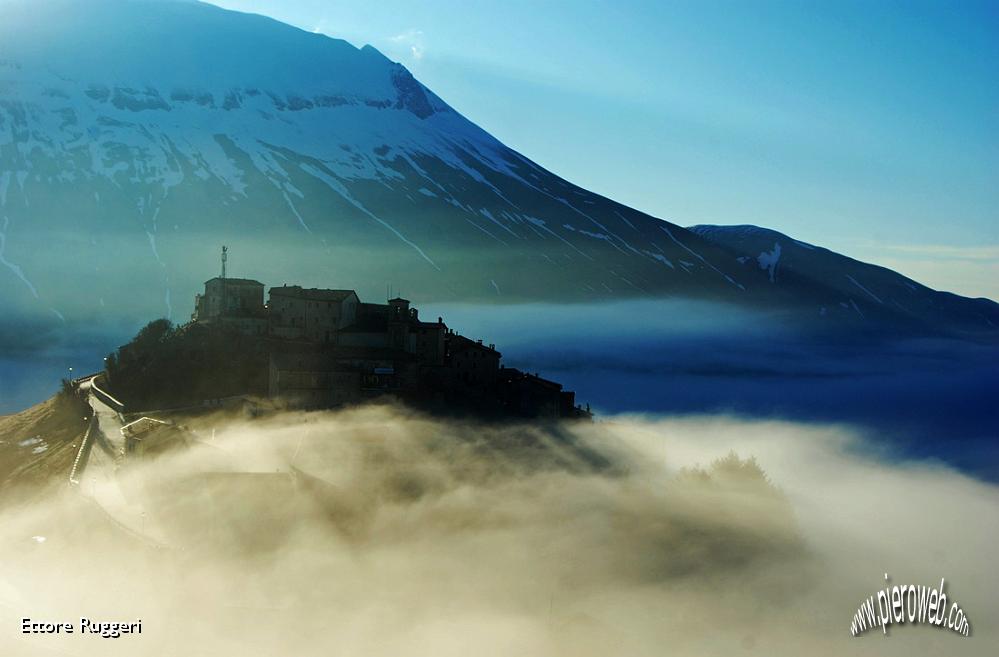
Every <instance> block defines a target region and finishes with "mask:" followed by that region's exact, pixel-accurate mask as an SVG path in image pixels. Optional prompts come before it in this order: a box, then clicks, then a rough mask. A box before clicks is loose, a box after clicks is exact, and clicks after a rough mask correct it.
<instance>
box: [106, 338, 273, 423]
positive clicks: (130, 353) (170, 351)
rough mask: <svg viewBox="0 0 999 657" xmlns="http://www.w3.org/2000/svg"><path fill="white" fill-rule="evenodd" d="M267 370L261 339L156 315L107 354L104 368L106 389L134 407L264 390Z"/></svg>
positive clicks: (187, 403)
mask: <svg viewBox="0 0 999 657" xmlns="http://www.w3.org/2000/svg"><path fill="white" fill-rule="evenodd" d="M267 368H268V359H267V350H266V345H265V343H264V340H263V339H262V338H257V337H252V336H245V335H241V334H239V333H238V332H235V331H227V330H225V329H224V328H223V327H208V326H205V325H201V324H188V325H185V326H174V325H173V324H172V323H171V322H170V321H169V320H166V319H157V320H155V321H152V322H150V323H149V324H147V325H146V326H144V327H143V328H142V329H141V330H140V331H139V333H138V334H137V335H136V336H135V337H134V338H133V339H132V341H131V342H129V343H128V344H126V345H123V346H121V347H120V348H119V349H118V351H117V352H116V353H113V354H111V355H109V356H108V359H107V367H106V370H107V375H108V377H107V378H108V386H109V387H110V388H111V390H110V392H111V393H112V394H114V395H115V396H116V397H117V398H118V399H120V400H121V401H122V402H123V403H124V404H125V405H126V407H128V409H129V410H133V411H134V410H152V409H166V408H178V407H183V406H195V405H199V404H201V403H202V402H203V401H204V400H206V399H217V398H220V397H230V396H233V395H242V394H254V395H261V394H266V392H267Z"/></svg>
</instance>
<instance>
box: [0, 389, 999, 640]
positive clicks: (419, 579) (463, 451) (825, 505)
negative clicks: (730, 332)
mask: <svg viewBox="0 0 999 657" xmlns="http://www.w3.org/2000/svg"><path fill="white" fill-rule="evenodd" d="M213 428H215V430H216V431H215V438H214V441H212V440H211V438H210V436H211V432H210V429H209V427H208V426H207V425H205V426H202V428H201V434H200V435H202V436H203V437H205V438H206V440H208V441H209V443H210V444H209V446H204V447H201V448H199V449H195V450H192V451H190V452H186V453H183V454H180V455H177V456H173V457H164V460H160V461H158V462H155V464H154V465H148V466H139V467H137V468H136V469H133V475H134V477H135V481H138V482H141V485H139V486H138V487H130V488H128V490H130V491H132V494H133V495H135V496H136V497H135V499H138V500H141V501H142V502H143V503H144V504H147V505H150V509H151V511H150V518H149V523H150V527H149V532H148V533H150V534H153V533H155V534H157V535H161V536H164V537H167V538H166V543H167V544H168V545H169V547H166V548H162V547H155V546H152V545H150V544H149V543H148V542H147V541H144V540H142V539H140V538H138V537H135V536H133V535H131V534H129V533H127V532H123V531H122V530H121V529H120V528H118V527H117V526H116V525H115V524H114V523H113V522H111V521H110V520H109V519H108V518H107V517H106V516H104V515H103V514H102V512H101V511H100V510H99V509H98V508H96V507H94V506H93V505H92V504H91V503H89V502H87V501H85V500H81V499H80V498H79V497H78V496H77V495H76V494H75V493H72V492H71V491H68V492H67V494H66V495H64V496H62V497H60V498H59V499H57V500H54V501H52V502H49V503H46V504H42V505H39V506H36V507H32V508H27V509H12V510H7V511H6V512H4V514H3V518H0V528H2V529H0V550H2V554H4V555H5V556H4V560H5V562H6V566H7V567H6V568H4V570H3V574H2V575H0V610H2V614H3V616H4V621H3V627H4V628H5V629H4V630H3V632H2V633H0V651H3V652H4V653H5V654H15V655H33V654H68V655H115V654H123V655H124V654H129V655H174V654H188V655H229V654H231V655H274V654H302V655H399V654H406V655H424V654H425V655H467V654H469V653H475V654H483V655H510V654H520V655H567V656H568V655H572V656H580V655H584V656H585V655H608V654H614V655H661V654H664V653H668V654H678V655H731V654H760V655H801V654H810V655H842V654H872V655H875V654H876V655H892V654H899V655H901V654H950V655H963V654H968V655H975V654H987V653H988V650H989V649H990V648H991V647H992V646H994V645H995V644H996V642H997V640H999V636H997V631H996V628H995V626H994V625H993V624H992V620H993V619H994V618H995V617H996V615H997V613H999V599H997V598H996V596H995V595H994V591H995V587H996V586H997V585H999V575H996V572H995V569H994V568H992V567H991V552H992V547H993V546H994V545H995V544H996V541H997V539H999V511H997V510H999V506H997V502H999V492H997V489H996V487H995V486H992V485H990V484H985V483H981V482H977V481H974V480H971V479H968V478H966V477H965V476H963V475H961V474H958V473H956V472H954V471H952V470H950V469H947V468H945V467H942V466H933V465H927V464H921V463H895V464H890V463H887V462H885V461H882V460H880V459H879V458H878V453H877V451H876V450H874V449H873V448H872V447H871V444H870V443H869V442H868V441H867V440H866V439H865V438H864V437H863V436H861V435H858V434H857V433H855V432H852V431H850V430H847V429H844V428H840V427H836V426H821V425H806V424H798V423H789V422H761V421H747V420H741V419H738V418H732V417H698V418H686V419H682V420H676V419H657V418H649V417H639V416H631V417H629V416H618V417H614V418H611V419H609V420H608V421H606V422H601V423H596V424H593V425H577V426H575V427H573V428H571V429H565V430H561V431H555V432H551V431H544V430H541V429H538V428H530V427H521V428H498V427H483V426H477V425H468V424H462V423H452V422H442V421H437V420H430V419H426V418H423V417H420V416H414V415H411V414H409V413H408V412H406V411H403V410H399V409H393V408H385V407H378V408H376V407H370V408H364V409H359V410H354V411H349V412H342V413H308V414H287V415H283V416H280V417H276V418H272V419H269V420H262V421H256V422H252V423H250V422H242V421H233V422H227V423H224V424H223V423H221V422H219V423H216V424H215V425H214V427H213ZM733 450H734V451H735V453H737V454H738V456H733V455H732V454H731V452H732V451H733ZM753 459H755V461H754V460H753ZM206 468H207V469H212V470H223V469H227V468H234V469H237V470H239V471H244V472H245V471H252V472H257V473H272V475H271V476H268V477H264V476H260V477H258V478H257V479H256V480H254V479H253V478H249V479H247V478H245V477H243V478H234V479H225V478H223V479H219V478H218V477H216V476H212V475H203V474H198V472H199V471H200V470H204V469H206ZM293 472H298V473H299V474H297V475H295V476H294V477H291V476H290V475H289V474H288V473H293ZM154 500H155V503H154ZM34 536H45V537H46V540H45V541H44V542H38V541H37V539H32V537H34ZM885 572H888V573H890V575H891V577H892V580H893V582H896V583H910V582H911V583H914V584H936V583H937V582H939V580H940V578H941V577H945V578H947V582H948V594H949V595H950V596H951V597H952V598H953V599H955V600H957V601H958V602H959V604H960V605H961V607H962V608H963V609H965V610H966V611H967V613H968V614H969V617H970V620H971V624H972V636H971V637H969V638H963V637H960V636H957V635H954V634H952V633H949V632H947V631H944V630H941V629H939V628H927V627H913V626H898V627H893V628H891V630H890V634H889V636H887V637H885V636H882V635H881V633H880V630H878V631H877V633H874V632H872V633H869V634H868V635H866V636H865V637H864V638H852V637H851V636H850V634H849V623H850V620H851V617H852V615H853V613H854V612H855V611H856V607H857V605H858V604H859V603H860V601H861V600H862V599H865V598H866V597H867V596H868V595H870V594H871V593H872V592H874V591H875V590H876V589H878V588H879V587H881V586H883V581H884V580H883V577H884V573H885ZM81 615H86V616H89V617H91V618H96V619H102V620H118V619H121V620H123V621H129V620H132V619H134V618H142V619H143V634H142V635H137V636H126V637H122V638H120V639H116V640H105V639H99V638H96V637H91V636H79V635H76V636H61V637H59V636H47V635H29V636H26V637H22V636H20V635H19V634H17V632H16V631H15V629H16V626H17V624H18V619H19V618H20V617H21V616H30V617H32V618H37V619H42V620H50V621H60V620H71V621H75V620H77V619H78V617H79V616H81Z"/></svg>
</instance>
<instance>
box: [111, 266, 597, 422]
mask: <svg viewBox="0 0 999 657" xmlns="http://www.w3.org/2000/svg"><path fill="white" fill-rule="evenodd" d="M179 330H180V331H181V333H184V334H190V333H191V332H192V331H197V330H200V331H201V332H202V333H204V334H206V335H207V334H210V335H215V336H218V335H226V336H232V338H235V339H239V340H240V341H241V342H242V343H243V344H244V345H247V344H248V345H252V348H249V349H247V348H245V347H244V349H243V351H249V352H252V353H250V354H248V355H247V357H246V359H247V363H248V366H249V367H250V368H251V369H253V370H254V372H252V373H251V374H252V376H248V377H247V378H248V379H252V380H256V381H260V382H261V384H260V385H259V386H258V387H260V388H263V387H265V390H246V391H245V392H247V393H251V392H257V393H260V392H266V396H267V397H269V398H271V399H273V400H279V401H280V402H281V403H282V405H285V406H288V407H294V408H333V407H338V406H343V405H348V404H355V403H358V402H363V401H366V400H370V399H374V398H378V397H384V396H392V397H396V398H398V399H400V400H402V401H405V402H409V403H412V404H414V405H417V406H420V407H425V408H429V409H431V410H439V411H444V412H456V413H462V412H474V413H482V414H485V415H498V416H513V417H525V418H548V419H557V418H589V417H590V412H589V409H588V408H585V409H584V408H582V407H580V406H577V405H576V403H575V393H573V392H571V391H567V390H563V388H562V385H561V384H559V383H556V382H555V381H550V380H547V379H544V378H542V377H540V376H538V375H537V374H531V373H527V372H522V371H520V370H517V369H514V368H510V367H504V366H502V364H501V356H502V355H501V354H500V352H499V351H498V350H497V349H496V346H495V345H493V344H484V343H483V341H482V340H475V339H471V338H468V337H465V336H463V335H460V334H458V333H456V332H455V331H454V330H453V329H451V328H449V327H448V326H447V324H445V323H444V319H443V318H442V317H437V318H435V319H434V320H433V321H424V320H423V319H422V318H421V317H420V316H419V312H418V310H417V309H416V308H413V307H411V306H410V302H409V301H408V300H406V299H402V298H395V299H391V300H389V301H388V302H387V303H384V304H378V303H366V302H364V301H362V300H361V299H360V298H359V297H358V295H357V293H356V292H355V291H353V290H336V289H315V288H311V289H310V288H303V287H301V286H298V285H282V286H280V287H272V288H270V291H269V294H268V298H267V301H266V303H265V301H264V284H263V283H261V282H259V281H256V280H251V279H245V278H227V277H226V276H225V270H224V268H223V275H222V276H218V277H215V278H212V279H210V280H208V281H206V282H205V289H204V293H203V294H198V295H197V296H196V297H195V310H194V313H193V314H192V316H191V323H190V324H188V325H185V326H183V327H180V329H179ZM130 350H133V347H130V346H126V347H123V348H122V349H121V350H120V351H119V355H118V361H123V362H124V361H128V359H129V358H130V356H131V357H132V360H134V359H135V358H134V354H132V353H131V351H130ZM185 353H186V354H187V356H188V357H189V358H191V360H192V361H193V360H198V359H199V358H201V356H199V355H198V354H196V353H194V352H191V351H190V349H188V350H187V351H186V352H185ZM115 364H118V363H115ZM261 367H265V368H266V373H265V376H264V373H261V372H257V371H256V370H259V368H261ZM244 371H245V370H244ZM257 375H259V376H257ZM251 387H252V386H251ZM227 392H232V390H231V389H230V390H228V391H227Z"/></svg>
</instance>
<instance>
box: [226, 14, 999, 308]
mask: <svg viewBox="0 0 999 657" xmlns="http://www.w3.org/2000/svg"><path fill="white" fill-rule="evenodd" d="M214 4H218V5H220V6H223V7H226V8H230V9H237V10H240V11H250V12H254V13H260V14H266V15H268V16H272V17H274V18H277V19H279V20H282V21H284V22H287V23H291V24H293V25H297V26H299V27H301V28H303V29H307V30H310V31H318V32H322V33H325V34H328V35H330V36H334V37H338V38H343V39H346V40H348V41H350V42H351V43H353V44H355V45H363V44H366V43H370V44H372V45H374V46H375V47H377V48H378V49H379V50H381V51H382V52H384V53H385V54H386V55H387V56H389V57H390V58H392V59H394V60H397V61H400V62H402V63H403V64H405V65H406V66H407V67H408V68H409V69H410V70H411V71H412V72H413V73H414V75H416V77H417V78H418V79H420V80H421V81H422V82H423V83H424V84H426V85H427V86H428V87H430V88H431V89H433V90H434V91H435V92H436V93H437V94H438V95H440V96H441V97H442V98H444V100H446V101H447V102H448V103H450V104H451V105H452V106H453V107H455V108H456V109H457V110H459V111H460V112H462V113H463V114H464V115H465V116H467V117H468V118H470V119H471V120H473V121H475V122H476V123H478V124H479V125H481V126H482V127H483V128H485V129H486V130H488V131H489V132H491V133H492V134H493V135H495V136H496V137H497V138H499V139H500V140H502V141H503V142H505V143H506V144H508V145H509V146H511V147H513V148H515V149H516V150H518V151H520V152H521V153H523V154H525V155H527V156H528V157H530V158H532V159H534V160H535V161H537V162H538V163H540V164H541V165H543V166H545V167H546V168H548V169H550V170H552V171H554V172H555V173H557V174H559V175H561V176H563V177H565V178H567V179H569V180H571V181H573V182H575V183H577V184H579V185H582V186H583V187H586V188H588V189H591V190H593V191H595V192H599V193H602V194H604V195H606V196H608V197H611V198H614V199H615V200H618V201H621V202H623V203H626V204H628V205H631V206H633V207H636V208H638V209H641V210H644V211H646V212H648V213H650V214H652V215H655V216H658V217H661V218H663V219H668V220H670V221H674V222H676V223H679V224H681V225H690V224H695V223H719V224H739V223H751V224H757V225H763V226H767V227H770V228H774V229H777V230H780V231H782V232H785V233H788V234H790V235H792V236H794V237H796V238H798V239H802V240H805V241H808V242H814V243H817V244H820V245H823V246H827V247H829V248H832V249H834V250H837V251H841V252H843V253H846V254H848V255H851V256H854V257H856V258H859V259H862V260H867V261H871V262H876V263H878V264H882V265H885V266H888V267H892V268H894V269H897V270H899V271H901V272H903V273H905V274H907V275H909V276H912V277H913V278H916V279H917V280H920V281H922V282H924V283H927V284H929V285H931V286H933V287H937V288H940V289H946V290H951V291H955V292H959V293H961V294H966V295H971V296H989V297H991V298H993V299H999V83H997V82H999V2H989V3H976V2H970V1H967V0H964V1H962V2H957V3H954V2H951V3H943V2H940V3H924V2H914V1H908V2H879V1H874V0H868V1H867V2H844V1H841V0H837V2H827V3H811V2H748V1H744V2H706V1H699V2H598V1H594V0H575V1H573V2H567V1H562V0H534V1H525V0H504V1H503V2H499V1H496V2H487V1H485V0H480V1H475V2H467V1H465V2H457V1H452V0H432V1H430V2H422V3H415V2H411V1H407V0H380V1H379V2H371V1H369V0H344V1H337V2H335V1H332V0H281V1H278V0H215V2H214Z"/></svg>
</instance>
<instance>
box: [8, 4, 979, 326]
mask: <svg viewBox="0 0 999 657" xmlns="http://www.w3.org/2000/svg"><path fill="white" fill-rule="evenodd" d="M3 11H4V20H3V21H2V22H0V294H2V295H3V298H4V299H5V303H6V304H7V308H8V310H9V311H10V312H9V313H8V316H7V318H6V319H5V320H0V324H3V323H4V322H6V323H7V324H8V325H9V324H10V322H13V321H16V322H18V325H17V327H20V328H21V329H23V327H25V326H28V327H30V333H31V334H32V335H37V334H38V333H39V332H40V331H46V330H49V329H51V327H52V325H53V324H56V325H58V324H60V323H61V322H68V323H69V324H76V323H79V322H89V323H91V324H97V323H105V324H106V323H107V322H109V321H121V322H124V323H126V324H128V322H135V321H138V320H141V319H145V318H149V317H155V316H161V315H162V316H167V317H170V318H172V319H174V320H175V321H176V320H184V319H185V318H186V317H187V316H188V315H189V313H190V311H191V306H192V300H191V299H192V296H193V294H194V293H195V292H197V291H198V290H199V288H200V285H201V283H202V281H204V280H205V279H206V278H208V277H210V276H213V275H215V274H216V272H217V269H218V262H217V251H218V247H219V246H220V245H221V244H223V243H224V244H228V245H229V247H230V251H231V254H232V257H231V260H230V272H231V273H232V274H233V275H236V276H246V277H253V278H258V279H260V280H262V281H265V282H266V283H268V284H281V283H285V282H301V283H304V284H306V285H316V286H335V287H352V288H355V289H357V290H358V291H359V292H360V293H361V295H362V297H369V298H378V297H380V295H381V294H382V293H383V292H384V290H385V286H386V285H393V286H394V288H395V289H396V290H398V291H401V292H402V293H404V294H406V295H407V296H410V297H411V298H413V299H414V300H418V301H420V302H426V301H430V300H474V301H536V300H548V301H583V300H592V299H601V298H613V297H621V296H635V295H672V296H684V297H692V298H698V299H717V300H723V301H731V302H735V303H740V304H745V305H749V306H754V307H780V308H792V309H794V310H795V312H798V311H799V310H801V309H802V308H809V309H811V308H812V307H813V306H816V307H817V306H821V305H822V304H826V305H827V312H828V313H829V319H830V321H832V320H833V319H835V318H842V319H843V320H844V321H846V322H852V321H854V314H855V311H854V310H853V308H849V309H848V310H847V311H844V312H842V313H839V312H836V310H837V309H838V308H839V305H838V304H839V303H840V302H841V301H842V302H844V303H847V304H848V305H850V303H851V301H850V299H853V300H854V301H855V302H856V303H857V304H858V307H859V308H860V309H861V311H863V306H862V305H861V300H862V299H863V297H859V296H856V295H855V296H854V297H849V298H844V299H838V298H837V299H832V298H830V299H828V300H826V299H825V297H823V296H822V295H824V294H826V293H825V292H824V291H822V290H825V289H826V288H825V287H824V283H823V282H822V281H813V282H812V283H814V285H813V286H812V287H809V283H808V281H805V280H802V281H801V282H800V284H799V285H796V286H794V287H793V288H792V287H788V286H782V287H780V288H775V287H774V286H773V285H772V284H771V282H770V279H769V274H768V272H767V271H763V270H760V269H759V268H755V267H747V266H744V265H743V264H741V263H740V262H738V261H737V260H736V259H735V258H734V257H733V256H732V252H731V250H730V248H729V247H728V246H726V245H723V244H719V243H715V242H714V241H712V240H708V239H705V238H704V237H702V236H701V235H699V234H697V233H693V232H689V231H687V230H685V229H683V228H681V227H679V226H676V225H674V224H671V223H668V222H665V221H661V220H659V219H656V218H654V217H650V216H648V215H646V214H643V213H641V212H638V211H636V210H633V209H631V208H628V207H626V206H623V205H621V204H619V203H616V202H614V201H611V200H609V199H606V198H604V197H601V196H598V195H596V194H593V193H591V192H588V191H586V190H584V189H581V188H579V187H577V186H575V185H572V184H571V183H569V182H567V181H565V180H563V179H561V178H559V177H558V176H556V175H554V174H552V173H550V172H548V171H546V170H545V169H543V168H541V167H539V166H538V165H536V164H535V163H533V162H531V161H530V160H529V159H527V158H525V157H524V156H522V155H520V154H519V153H516V152H515V151H513V150H511V149H509V148H507V147H506V146H504V145H503V144H502V143H500V142H499V141H498V140H496V139H495V138H493V137H492V136H491V135H489V134H488V133H486V132H485V131H483V130H482V129H480V128H479V127H477V126H476V125H474V124H473V123H471V122H470V121H468V120H467V119H465V118H464V117H462V116H461V115H459V114H458V113H457V112H455V111H454V110H453V109H452V108H451V107H449V106H448V105H447V104H446V103H445V102H443V101H442V100H441V99H440V98H438V97H437V96H436V95H435V94H433V93H432V92H431V91H430V90H429V89H427V88H426V87H424V86H423V85H422V84H420V83H419V82H418V81H417V80H415V79H414V78H413V76H412V75H411V74H410V73H409V71H407V70H406V69H405V68H404V67H403V66H401V65H400V64H397V63H394V62H391V61H389V60H388V59H386V58H385V57H384V56H383V55H381V54H380V53H379V52H378V51H376V50H375V49H373V48H371V47H364V48H361V49H357V48H354V47H353V46H351V45H349V44H347V43H346V42H344V41H340V40H337V39H331V38H328V37H325V36H322V35H317V34H311V33H308V32H304V31H302V30H299V29H296V28H293V27H290V26H287V25H284V24H281V23H279V22H276V21H273V20H271V19H268V18H264V17H261V16H254V15H249V14H241V13H237V12H231V11H226V10H223V9H220V8H218V7H214V6H211V5H204V4H201V3H197V2H178V1H168V0H89V1H88V2H76V1H69V0H31V1H26V0H8V1H7V2H6V3H5V4H4V6H3ZM820 298H821V300H820ZM962 304H963V305H962ZM952 305H953V307H955V308H956V307H958V306H961V308H962V310H960V312H957V311H954V312H952V311H951V310H950V306H948V308H941V307H936V306H934V305H932V304H930V305H920V306H918V308H914V309H913V314H912V315H911V317H910V316H905V315H895V316H892V318H893V319H894V320H898V321H902V320H905V321H909V320H906V317H910V319H911V323H912V325H913V326H917V327H923V326H939V327H948V324H949V322H950V321H951V320H952V319H953V318H956V319H957V321H958V322H959V326H956V327H954V328H955V329H956V330H961V331H963V330H965V329H966V328H967V327H966V326H965V324H966V323H967V322H972V323H974V322H978V323H977V324H976V326H975V330H986V331H991V330H994V328H995V327H994V326H993V325H991V324H989V322H990V321H995V322H996V323H999V320H995V319H990V318H993V317H994V315H989V314H988V312H986V311H982V310H981V304H980V303H979V302H974V301H965V300H961V299H954V300H953V303H952ZM910 308H911V306H910ZM986 310H987V309H986ZM808 312H811V310H809V311H808ZM816 312H817V309H816ZM900 312H901V311H900ZM919 313H930V315H932V317H922V316H921V315H920V314H919ZM980 314H984V316H981V317H980V316H979V315H980ZM864 316H865V318H868V317H871V318H874V317H880V314H878V313H874V314H867V313H864ZM900 317H901V318H902V320H900V319H899V318H900ZM12 318H13V319H12ZM865 321H866V320H865ZM17 327H15V328H14V329H12V328H11V327H10V326H0V336H4V335H9V334H14V333H16V332H17V331H16V330H15V329H17ZM131 328H132V326H131V325H129V328H128V329H127V330H126V331H123V333H125V332H127V331H130V330H131ZM21 332H22V333H24V332H25V331H24V330H21Z"/></svg>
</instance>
